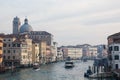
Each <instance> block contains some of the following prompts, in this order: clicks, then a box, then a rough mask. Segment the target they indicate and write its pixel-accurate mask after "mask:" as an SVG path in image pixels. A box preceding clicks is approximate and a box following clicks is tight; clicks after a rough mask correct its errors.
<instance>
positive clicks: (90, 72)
mask: <svg viewBox="0 0 120 80" xmlns="http://www.w3.org/2000/svg"><path fill="white" fill-rule="evenodd" d="M92 74H93V73H92V70H91V67H90V66H89V67H88V70H87V72H86V73H84V77H87V78H89V76H90V75H92Z"/></svg>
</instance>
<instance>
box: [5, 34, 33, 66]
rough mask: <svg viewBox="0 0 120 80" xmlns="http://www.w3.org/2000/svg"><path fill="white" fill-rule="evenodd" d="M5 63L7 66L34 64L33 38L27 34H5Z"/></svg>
mask: <svg viewBox="0 0 120 80" xmlns="http://www.w3.org/2000/svg"><path fill="white" fill-rule="evenodd" d="M3 36H4V37H3V43H4V44H3V63H4V65H5V66H7V67H11V66H12V65H13V66H16V67H19V66H28V65H31V64H32V40H31V39H28V37H27V36H26V35H19V36H18V37H16V36H14V35H12V34H11V35H3Z"/></svg>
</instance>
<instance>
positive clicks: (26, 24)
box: [20, 19, 33, 33]
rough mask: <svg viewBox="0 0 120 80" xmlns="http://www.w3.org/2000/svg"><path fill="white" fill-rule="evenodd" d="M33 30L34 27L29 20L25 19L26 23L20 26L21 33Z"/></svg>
mask: <svg viewBox="0 0 120 80" xmlns="http://www.w3.org/2000/svg"><path fill="white" fill-rule="evenodd" d="M31 31H33V29H32V27H31V26H30V25H29V24H28V20H27V19H25V20H24V24H23V25H22V26H21V27H20V33H24V32H31Z"/></svg>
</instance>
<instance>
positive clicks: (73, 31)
mask: <svg viewBox="0 0 120 80" xmlns="http://www.w3.org/2000/svg"><path fill="white" fill-rule="evenodd" d="M119 4H120V1H119V0H116V1H115V0H24V1H22V0H15V1H10V0H3V1H2V0H1V1H0V10H1V17H0V21H1V22H0V26H1V27H4V28H3V29H0V32H5V33H11V32H12V20H13V18H14V17H15V16H18V17H19V18H20V20H21V23H23V22H24V18H25V16H27V18H28V19H29V24H30V25H31V26H32V27H33V29H34V30H46V31H48V32H50V33H52V34H53V35H54V37H55V40H56V41H58V43H59V44H60V45H62V44H77V43H78V44H79V43H91V44H98V43H106V42H107V41H106V38H107V36H108V35H111V34H112V33H116V32H119V29H120V28H119V26H120V24H119V22H120V15H119V14H120V5H119Z"/></svg>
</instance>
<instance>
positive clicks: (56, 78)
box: [0, 61, 108, 80]
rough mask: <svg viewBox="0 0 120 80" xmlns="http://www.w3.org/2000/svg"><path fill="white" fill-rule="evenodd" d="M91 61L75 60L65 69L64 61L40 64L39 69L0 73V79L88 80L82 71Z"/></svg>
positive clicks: (90, 64)
mask: <svg viewBox="0 0 120 80" xmlns="http://www.w3.org/2000/svg"><path fill="white" fill-rule="evenodd" d="M92 64H93V61H87V62H81V61H75V67H74V68H72V69H65V68H64V62H58V63H52V64H47V65H42V66H41V68H40V70H39V71H35V70H33V69H32V68H29V69H22V70H20V71H18V72H16V73H14V74H13V75H11V73H5V74H0V80H89V79H87V78H84V72H85V71H86V70H87V69H88V66H92ZM107 80H108V79H107Z"/></svg>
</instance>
